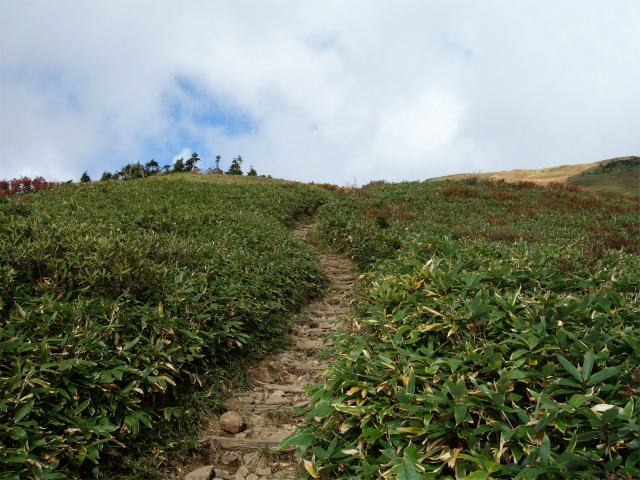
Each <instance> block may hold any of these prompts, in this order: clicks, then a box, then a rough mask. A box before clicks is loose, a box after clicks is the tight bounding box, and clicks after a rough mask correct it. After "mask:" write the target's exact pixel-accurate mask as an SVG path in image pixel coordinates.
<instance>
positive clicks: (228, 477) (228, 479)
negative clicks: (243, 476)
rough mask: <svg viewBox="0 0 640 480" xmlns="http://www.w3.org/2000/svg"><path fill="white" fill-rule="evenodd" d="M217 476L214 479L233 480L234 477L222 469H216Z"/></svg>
mask: <svg viewBox="0 0 640 480" xmlns="http://www.w3.org/2000/svg"><path fill="white" fill-rule="evenodd" d="M215 471H216V476H215V477H213V478H222V480H233V477H232V476H231V474H230V473H229V472H227V471H226V470H222V469H221V468H216V470H215Z"/></svg>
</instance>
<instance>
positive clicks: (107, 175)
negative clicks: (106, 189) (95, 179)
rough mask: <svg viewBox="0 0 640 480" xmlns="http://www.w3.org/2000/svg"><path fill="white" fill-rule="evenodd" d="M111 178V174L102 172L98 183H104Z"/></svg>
mask: <svg viewBox="0 0 640 480" xmlns="http://www.w3.org/2000/svg"><path fill="white" fill-rule="evenodd" d="M112 178H113V174H112V173H111V172H108V171H106V170H105V171H104V172H103V173H102V176H101V177H100V181H101V182H106V181H107V180H111V179H112Z"/></svg>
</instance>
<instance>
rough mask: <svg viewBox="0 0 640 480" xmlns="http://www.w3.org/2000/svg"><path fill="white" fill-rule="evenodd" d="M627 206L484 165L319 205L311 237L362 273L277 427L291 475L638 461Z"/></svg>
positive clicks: (533, 473) (596, 469) (482, 475)
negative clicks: (295, 416)
mask: <svg viewBox="0 0 640 480" xmlns="http://www.w3.org/2000/svg"><path fill="white" fill-rule="evenodd" d="M638 212H639V208H638V203H637V201H633V200H632V201H629V200H627V199H624V198H620V197H616V196H613V195H610V196H606V195H592V194H589V193H586V192H582V191H579V190H577V189H568V188H564V187H562V188H558V187H557V186H552V188H548V189H545V188H541V187H538V186H535V185H529V184H515V185H512V184H506V183H500V182H477V183H475V184H473V185H469V184H466V183H460V184H451V183H450V182H449V183H435V182H434V183H422V184H420V183H417V182H406V183H401V184H396V185H391V184H382V185H369V186H367V188H366V194H363V195H359V194H356V195H351V196H347V197H344V198H343V199H341V201H339V202H337V201H334V202H328V203H326V204H325V205H323V206H322V207H321V208H320V211H319V222H320V227H321V231H322V235H323V238H324V239H325V240H326V241H327V242H329V243H331V244H332V245H336V246H337V247H338V248H339V249H340V250H341V251H343V252H345V254H347V255H349V256H350V257H351V258H353V259H354V260H355V261H356V262H357V264H358V266H359V267H360V268H361V269H362V270H363V271H364V272H366V273H365V274H364V275H363V277H362V278H361V280H360V282H359V284H358V285H357V290H356V293H355V298H354V303H353V305H354V309H353V311H352V314H351V315H352V316H351V317H350V318H348V319H347V320H346V321H345V327H344V328H343V329H342V330H340V331H338V333H337V334H336V335H335V336H334V337H333V340H334V341H335V345H336V350H335V353H334V354H333V355H332V356H331V357H330V360H331V366H330V367H329V369H328V370H327V372H326V374H325V383H323V384H320V385H315V386H312V387H309V388H308V391H309V393H310V395H311V396H312V401H311V404H310V405H309V407H308V408H306V409H305V410H304V411H302V412H300V413H304V414H306V422H305V425H304V426H302V427H300V428H299V429H298V430H297V432H296V433H295V434H294V435H293V436H292V437H290V438H289V439H287V440H286V441H285V443H284V445H298V447H299V451H300V452H301V453H302V454H303V455H304V459H305V467H306V470H307V475H306V477H305V478H309V477H313V478H344V479H347V478H377V477H383V478H398V479H410V478H411V479H419V478H434V479H436V478H437V479H454V478H455V479H456V480H458V479H464V480H472V479H487V478H518V479H521V478H525V479H533V478H567V479H573V478H592V479H596V478H597V479H601V478H614V477H615V478H633V477H635V476H638V475H639V474H640V465H639V464H638V461H639V460H638V459H639V458H640V444H639V442H640V440H639V439H638V432H639V431H640V407H639V406H638V403H637V400H636V398H637V397H638V394H639V393H640V372H638V365H639V364H640V343H639V342H638V334H637V331H638V326H639V323H640V307H639V305H638V290H639V288H640V285H639V281H640V280H639V276H640V260H639V259H638V257H637V255H636V252H637V243H635V242H634V240H633V235H632V234H631V233H632V232H634V231H635V230H634V228H635V225H636V223H637V215H638ZM381 215H383V218H384V223H385V228H381V225H380V220H379V219H378V218H379V216H381ZM446 238H449V239H448V240H443V239H446ZM452 238H455V241H454V240H452ZM525 239H526V241H525Z"/></svg>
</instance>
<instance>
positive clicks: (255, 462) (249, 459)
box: [242, 452, 266, 472]
mask: <svg viewBox="0 0 640 480" xmlns="http://www.w3.org/2000/svg"><path fill="white" fill-rule="evenodd" d="M242 463H243V464H244V466H245V467H247V468H248V469H249V471H250V472H255V471H256V469H258V468H261V467H264V466H265V465H266V462H265V461H264V460H263V459H262V457H260V455H259V454H258V453H257V452H251V453H247V454H246V455H245V456H244V457H243V459H242Z"/></svg>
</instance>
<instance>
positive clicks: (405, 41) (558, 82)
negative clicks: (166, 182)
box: [0, 0, 640, 185]
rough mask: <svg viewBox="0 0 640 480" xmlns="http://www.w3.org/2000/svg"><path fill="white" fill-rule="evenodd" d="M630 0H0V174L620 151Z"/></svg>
mask: <svg viewBox="0 0 640 480" xmlns="http://www.w3.org/2000/svg"><path fill="white" fill-rule="evenodd" d="M638 25H640V2H638V1H637V0H629V1H626V0H609V1H606V2H605V1H600V0H597V1H591V0H534V1H531V0H471V1H465V0H455V1H447V2H445V1H441V0H438V1H434V0H420V1H411V0H404V1H402V2H394V1H391V0H386V1H376V0H371V1H366V2H365V1H355V0H351V1H346V0H343V1H336V0H323V1H311V0H309V1H293V0H259V1H258V0H255V1H250V0H233V1H232V0H219V1H215V2H205V1H190V0H182V1H167V0H156V1H151V0H138V1H129V0H127V1H122V0H108V1H105V0H87V1H80V0H72V1H63V0H46V1H43V0H40V1H32V0H0V179H2V178H6V179H9V178H13V177H18V176H22V175H26V176H32V177H33V176H37V175H42V176H44V177H45V178H46V179H48V180H53V181H66V180H71V179H73V180H74V181H78V180H79V178H80V176H81V175H82V173H83V172H84V171H87V172H88V174H89V175H90V176H91V178H92V179H98V178H99V177H100V176H101V174H102V173H103V172H104V171H111V172H114V171H116V170H118V169H119V168H121V167H122V166H124V165H126V164H127V163H135V162H140V163H143V164H144V163H146V162H148V161H150V160H151V159H152V158H153V159H155V160H156V161H157V162H158V163H159V164H160V166H162V165H171V164H172V163H173V162H174V161H175V160H176V159H177V158H180V157H184V158H185V159H187V158H189V157H190V156H191V153H193V152H197V153H198V154H199V156H200V157H201V158H202V162H201V163H200V165H199V166H200V167H203V168H208V167H213V166H215V157H216V155H220V156H221V157H222V160H221V162H220V167H221V168H222V169H223V170H226V169H228V168H229V166H230V164H231V161H232V159H233V158H235V157H237V156H238V155H240V156H242V158H243V159H244V164H243V170H244V171H245V172H246V171H248V170H249V168H250V166H253V167H254V168H255V170H256V171H257V172H258V174H259V175H260V174H264V175H271V176H273V177H275V178H284V179H288V180H296V181H303V182H309V181H315V182H316V183H318V182H329V183H334V184H338V185H354V184H355V185H364V184H366V183H368V182H370V181H373V180H387V181H391V182H398V181H404V180H425V179H427V178H433V177H438V176H442V175H449V174H454V173H466V172H493V171H501V170H513V169H518V168H529V169H536V168H544V167H551V166H557V165H569V164H575V163H589V162H596V161H599V160H604V159H608V158H613V157H618V156H627V155H638V154H640V29H638Z"/></svg>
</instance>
